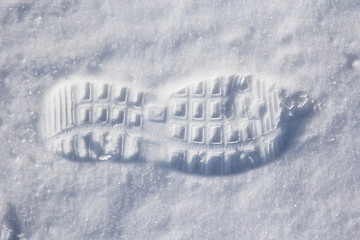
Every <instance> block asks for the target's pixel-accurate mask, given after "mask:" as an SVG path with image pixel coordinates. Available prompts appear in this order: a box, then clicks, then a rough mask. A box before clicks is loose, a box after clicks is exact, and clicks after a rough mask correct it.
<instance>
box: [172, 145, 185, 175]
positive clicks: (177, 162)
mask: <svg viewBox="0 0 360 240" xmlns="http://www.w3.org/2000/svg"><path fill="white" fill-rule="evenodd" d="M187 154H188V153H187V151H181V150H180V151H172V152H171V153H170V166H171V167H173V168H175V169H177V170H180V171H186V170H187V165H188V164H187Z"/></svg>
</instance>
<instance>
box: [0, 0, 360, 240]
mask: <svg viewBox="0 0 360 240" xmlns="http://www.w3.org/2000/svg"><path fill="white" fill-rule="evenodd" d="M359 25H360V3H359V1H357V0H353V1H352V0H347V1H341V0H328V1H326V0H322V1H311V0H305V1H298V2H290V1H287V2H285V1H279V0H277V1H257V0H254V1H249V0H242V1H235V0H230V1H215V0H213V1H187V0H179V1H160V0H158V1H116V0H108V1H105V0H104V1H100V0H89V1H81V0H68V1H65V0H64V1H60V0H59V1H46V0H38V1H35V0H33V1H30V0H28V1H27V0H23V1H18V0H11V1H10V0H2V1H1V2H0V129H1V131H0V152H1V156H0V209H1V205H6V203H11V204H12V205H13V206H15V208H16V213H17V217H18V219H19V222H20V224H21V228H22V236H23V238H24V239H358V238H360V225H359V224H360V204H359V201H360V185H359V182H360V174H359V173H360V164H359V160H360V159H359V154H360V153H359V151H360V150H359V149H360V148H359V146H360V139H359V126H360V124H359V119H360V114H359V113H358V111H359V107H360V100H359V99H360V98H359V97H360V84H359V79H360V59H359V56H360V27H359ZM234 73H239V74H242V75H248V74H250V75H253V76H256V77H259V78H261V79H269V80H271V82H274V83H275V84H276V86H277V87H279V88H282V89H287V90H288V91H290V92H297V91H304V92H306V93H307V94H308V95H309V96H310V97H311V98H312V99H313V100H314V103H315V105H314V111H313V113H312V114H308V115H307V116H304V117H302V118H299V119H300V120H301V121H299V127H298V128H297V129H296V131H294V132H293V136H292V137H291V138H290V142H289V144H288V146H287V148H286V150H285V151H284V153H283V154H282V155H281V156H280V157H278V158H277V159H276V161H273V162H272V163H270V164H267V165H264V166H261V167H260V168H256V169H252V170H251V171H247V172H245V173H239V174H233V175H227V176H198V175H192V174H187V173H183V172H180V171H175V170H173V169H172V168H168V167H166V166H162V165H160V166H159V165H157V164H153V163H152V162H151V161H144V162H137V163H114V162H110V161H99V162H98V163H96V164H92V163H78V162H71V161H67V160H66V159H64V158H62V157H59V156H57V155H54V154H53V153H51V152H48V151H46V148H45V147H44V145H45V144H44V142H43V139H42V138H41V126H40V124H41V115H42V101H43V99H44V96H45V94H46V92H47V91H48V90H49V89H50V88H51V87H52V86H53V85H55V84H56V83H58V82H60V81H62V80H63V78H68V77H71V76H73V75H80V76H83V77H89V78H91V79H100V80H101V79H112V80H114V81H118V82H119V83H124V84H126V85H130V86H131V85H133V86H135V87H138V86H141V87H142V88H146V89H148V90H149V91H153V92H157V91H160V89H163V88H164V86H166V89H169V88H172V87H173V88H174V89H175V90H177V89H178V86H182V85H184V84H185V82H186V84H187V83H188V82H192V80H193V79H197V80H202V79H203V76H207V77H218V76H222V75H229V74H234ZM149 158H151V156H149ZM0 217H1V216H0ZM0 229H1V228H0ZM0 231H1V230H0Z"/></svg>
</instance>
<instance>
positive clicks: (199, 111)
mask: <svg viewBox="0 0 360 240" xmlns="http://www.w3.org/2000/svg"><path fill="white" fill-rule="evenodd" d="M193 110H194V112H193V118H194V119H204V103H203V102H194V106H193Z"/></svg>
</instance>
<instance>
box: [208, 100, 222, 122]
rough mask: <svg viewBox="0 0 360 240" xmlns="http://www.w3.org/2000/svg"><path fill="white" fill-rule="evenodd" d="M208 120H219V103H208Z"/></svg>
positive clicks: (220, 114)
mask: <svg viewBox="0 0 360 240" xmlns="http://www.w3.org/2000/svg"><path fill="white" fill-rule="evenodd" d="M210 118H211V119H221V118H222V113H221V102H219V101H213V102H211V103H210Z"/></svg>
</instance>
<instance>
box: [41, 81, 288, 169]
mask: <svg viewBox="0 0 360 240" xmlns="http://www.w3.org/2000/svg"><path fill="white" fill-rule="evenodd" d="M154 99H156V95H155V94H153V93H151V92H144V91H136V90H134V89H132V88H129V87H125V86H122V85H121V84H118V83H111V82H106V83H104V82H96V81H80V82H79V81H78V82H67V83H62V84H59V85H56V86H55V87H53V88H52V90H50V91H49V93H48V94H47V96H46V98H45V101H44V114H43V116H44V117H43V121H44V122H43V124H42V126H43V127H44V131H43V132H44V136H45V139H46V142H47V145H48V146H49V148H50V149H51V150H52V151H54V152H56V153H59V154H61V155H63V156H64V157H65V158H67V159H70V160H75V161H92V160H109V159H111V160H115V161H129V160H135V159H139V158H140V157H141V156H142V154H140V153H142V152H144V150H145V149H146V151H147V153H146V154H157V153H156V152H154V153H151V150H152V149H156V148H152V147H144V146H148V145H147V144H154V145H158V146H159V147H161V148H163V149H166V150H167V155H166V158H167V159H168V161H169V163H170V165H171V166H172V167H174V168H176V169H179V170H182V171H185V172H189V173H199V174H205V175H212V174H229V173H235V172H240V171H243V170H246V169H250V168H253V167H256V166H259V165H262V164H264V163H266V162H269V161H271V160H272V159H274V158H275V157H276V156H277V155H279V154H280V153H281V151H282V149H283V147H284V135H285V130H284V128H282V126H281V124H280V117H281V114H282V109H283V107H282V106H281V97H280V96H279V91H278V90H277V89H275V88H274V87H272V86H269V85H268V84H267V82H265V81H262V80H260V79H253V78H252V77H251V76H247V77H241V76H238V75H233V76H230V77H219V78H216V79H210V80H205V81H200V82H198V83H196V84H191V85H188V86H186V87H185V88H184V89H181V90H180V91H176V92H175V93H174V94H172V95H171V97H170V98H169V101H167V102H160V104H158V103H156V101H155V100H154ZM161 103H162V104H164V105H161ZM154 151H155V150H154Z"/></svg>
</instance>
